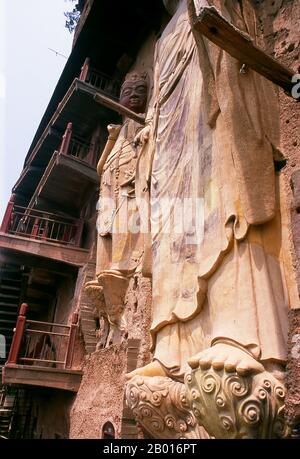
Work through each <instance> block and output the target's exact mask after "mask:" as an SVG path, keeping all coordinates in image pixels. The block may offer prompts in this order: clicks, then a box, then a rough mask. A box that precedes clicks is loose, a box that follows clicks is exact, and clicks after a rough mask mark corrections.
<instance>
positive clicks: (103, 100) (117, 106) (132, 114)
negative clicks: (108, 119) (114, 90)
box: [94, 92, 145, 125]
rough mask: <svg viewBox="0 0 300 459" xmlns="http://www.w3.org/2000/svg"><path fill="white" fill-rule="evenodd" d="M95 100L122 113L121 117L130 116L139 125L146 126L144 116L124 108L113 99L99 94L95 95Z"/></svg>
mask: <svg viewBox="0 0 300 459" xmlns="http://www.w3.org/2000/svg"><path fill="white" fill-rule="evenodd" d="M94 100H95V101H96V102H98V104H101V105H103V106H104V107H107V108H110V109H111V110H114V111H115V112H117V113H120V114H121V115H125V116H128V118H130V119H132V120H134V121H136V122H137V123H139V124H142V125H144V124H145V117H144V116H142V115H139V114H137V113H135V112H133V111H132V110H129V108H127V107H124V105H121V104H119V103H118V102H115V101H114V100H113V99H110V98H109V97H106V96H103V94H100V93H99V92H97V94H95V96H94Z"/></svg>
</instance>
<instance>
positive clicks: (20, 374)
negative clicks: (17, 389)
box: [3, 364, 82, 392]
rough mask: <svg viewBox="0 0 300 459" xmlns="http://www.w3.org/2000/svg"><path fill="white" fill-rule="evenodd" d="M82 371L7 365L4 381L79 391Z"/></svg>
mask: <svg viewBox="0 0 300 459" xmlns="http://www.w3.org/2000/svg"><path fill="white" fill-rule="evenodd" d="M81 378H82V371H79V370H60V369H57V368H51V367H47V368H46V367H39V366H31V365H30V366H29V365H8V364H7V365H5V367H4V371H3V382H4V383H5V384H9V385H13V386H38V387H49V388H52V389H61V390H66V391H71V392H78V389H79V387H80V383H81Z"/></svg>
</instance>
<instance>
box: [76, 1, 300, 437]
mask: <svg viewBox="0 0 300 459" xmlns="http://www.w3.org/2000/svg"><path fill="white" fill-rule="evenodd" d="M92 3H93V2H92V0H88V1H86V3H85V6H84V10H83V12H82V17H81V19H80V22H79V24H78V26H77V29H76V32H75V36H74V43H75V41H76V39H77V37H78V35H79V33H80V30H81V28H82V25H83V23H84V21H85V18H86V17H87V15H88V13H89V10H90V7H91V4H92ZM253 3H254V4H255V7H256V8H257V11H258V15H259V20H260V24H259V31H258V33H259V41H260V44H261V46H262V47H263V48H264V49H265V50H266V51H267V52H268V53H269V54H271V55H273V57H275V58H276V59H278V60H279V61H281V62H282V63H284V64H286V65H287V66H289V67H291V68H293V69H294V70H295V74H296V73H300V62H299V57H300V33H299V24H300V0H275V1H274V0H257V1H253ZM155 39H156V38H155V36H154V34H153V35H152V36H151V37H149V39H148V41H147V42H145V43H143V44H142V46H141V48H140V53H139V55H138V57H137V60H136V62H135V64H134V65H133V67H132V69H136V70H143V71H144V70H146V71H148V72H149V73H150V80H151V77H152V75H151V73H152V60H153V51H154V44H155ZM279 93H280V95H279V98H280V99H279V100H280V131H281V142H280V145H279V146H278V147H279V150H280V152H281V153H282V154H283V155H284V157H285V158H286V161H287V162H286V166H285V167H284V168H283V169H282V170H281V174H282V176H283V188H284V191H285V193H284V194H285V200H286V204H287V205H286V207H287V209H290V211H288V215H287V226H288V237H289V245H290V251H291V256H292V264H293V266H292V269H294V271H295V274H296V275H297V281H298V288H299V289H300V263H299V260H300V155H299V150H300V130H299V117H300V104H299V103H298V102H297V101H296V100H295V99H293V98H291V97H289V96H288V95H286V94H284V92H283V91H282V90H280V91H279ZM299 96H300V94H299ZM126 308H127V312H128V324H129V327H128V329H129V336H128V338H129V339H131V340H137V341H136V342H137V343H138V344H137V356H136V359H135V362H134V364H133V365H136V366H143V365H145V364H146V363H148V362H149V361H150V359H151V353H150V337H149V332H148V331H149V328H150V323H151V282H150V280H149V279H144V278H141V277H138V278H137V279H134V280H132V282H131V284H130V286H129V289H128V292H127V299H126ZM291 324H292V327H291V334H290V344H289V355H290V357H289V367H288V372H287V384H288V388H289V396H288V400H287V410H286V412H287V416H288V420H289V422H290V423H291V424H295V422H296V418H297V416H298V414H299V413H298V412H297V409H298V410H299V408H297V407H298V406H299V405H300V389H299V387H300V352H298V354H299V355H298V354H297V352H296V354H295V349H296V348H297V349H299V348H300V346H299V342H298V341H297V339H298V338H297V336H298V337H299V339H300V314H299V310H296V309H294V310H293V311H292V312H291ZM295 337H296V338H295ZM297 343H298V344H297ZM295 346H296V347H295ZM297 346H298V347H297ZM129 360H130V359H129V356H128V353H127V345H126V342H125V343H123V344H120V345H114V346H111V347H109V348H107V349H104V350H100V351H97V352H95V353H93V354H91V355H88V356H86V359H85V363H84V378H83V382H82V386H81V389H80V391H79V392H78V394H77V397H76V400H75V402H74V405H73V409H72V411H71V431H70V437H71V438H101V429H102V426H103V425H104V424H105V423H106V422H108V421H110V422H112V424H113V425H114V427H115V431H116V436H117V437H119V438H120V437H121V436H122V433H121V432H122V417H123V420H124V416H123V413H124V404H123V396H124V382H125V379H124V375H125V373H126V372H127V371H128V369H129V367H130V366H132V362H130V361H129ZM130 369H133V368H130Z"/></svg>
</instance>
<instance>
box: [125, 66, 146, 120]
mask: <svg viewBox="0 0 300 459" xmlns="http://www.w3.org/2000/svg"><path fill="white" fill-rule="evenodd" d="M147 96H148V82H147V75H146V74H145V73H143V74H141V73H137V72H133V73H129V74H128V75H127V76H126V79H125V81H124V83H123V85H122V88H121V94H120V103H121V104H122V105H124V106H125V107H126V108H129V109H130V110H132V111H133V112H135V113H144V112H145V110H146V104H147Z"/></svg>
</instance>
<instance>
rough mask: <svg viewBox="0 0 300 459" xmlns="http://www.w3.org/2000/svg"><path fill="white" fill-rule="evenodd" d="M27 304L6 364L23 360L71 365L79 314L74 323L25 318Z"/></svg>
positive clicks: (17, 326)
mask: <svg viewBox="0 0 300 459" xmlns="http://www.w3.org/2000/svg"><path fill="white" fill-rule="evenodd" d="M27 310H28V305H27V304H25V303H23V304H22V305H21V307H20V312H19V316H18V319H17V324H16V328H15V330H14V336H13V340H12V344H11V348H10V352H9V356H8V360H7V362H6V365H10V364H13V365H15V364H24V365H37V366H41V367H54V368H61V369H71V368H72V364H73V356H74V348H75V340H76V334H77V330H78V314H77V313H74V314H73V316H72V323H71V325H62V324H56V323H50V322H39V321H35V320H28V319H26V313H27Z"/></svg>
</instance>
